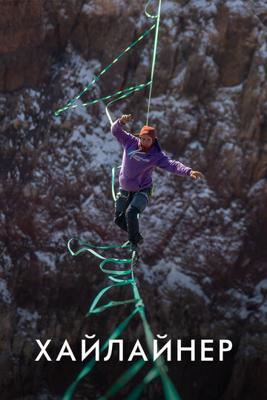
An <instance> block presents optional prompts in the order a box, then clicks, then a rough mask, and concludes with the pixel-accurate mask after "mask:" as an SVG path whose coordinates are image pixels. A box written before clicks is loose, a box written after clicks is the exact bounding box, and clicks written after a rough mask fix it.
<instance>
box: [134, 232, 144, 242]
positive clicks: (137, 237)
mask: <svg viewBox="0 0 267 400" xmlns="http://www.w3.org/2000/svg"><path fill="white" fill-rule="evenodd" d="M135 242H136V244H142V243H143V242H144V238H143V236H142V235H141V233H139V232H138V234H137V235H136V239H135Z"/></svg>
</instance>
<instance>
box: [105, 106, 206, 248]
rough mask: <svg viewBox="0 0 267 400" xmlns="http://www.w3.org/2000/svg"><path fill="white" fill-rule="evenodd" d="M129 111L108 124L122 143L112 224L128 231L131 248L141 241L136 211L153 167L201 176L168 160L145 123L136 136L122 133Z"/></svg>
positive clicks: (143, 204)
mask: <svg viewBox="0 0 267 400" xmlns="http://www.w3.org/2000/svg"><path fill="white" fill-rule="evenodd" d="M132 119H133V116H132V115H131V114H128V115H122V117H120V118H119V119H117V120H116V121H115V122H114V123H113V124H112V126H111V132H112V134H113V135H114V136H115V138H116V139H117V140H118V141H119V143H120V144H121V145H122V146H123V149H124V151H123V158H122V167H121V170H120V174H119V190H118V193H117V195H116V202H115V218H114V221H115V223H116V224H117V225H118V226H119V227H120V228H121V229H123V230H124V231H126V232H128V239H129V240H128V242H126V243H125V245H126V244H127V245H128V244H129V245H130V248H131V250H132V251H136V250H137V249H138V245H139V244H141V243H142V242H143V237H142V235H141V234H140V232H139V222H138V217H137V215H138V214H141V213H142V212H143V211H144V209H145V208H146V206H147V204H148V202H149V199H150V196H151V192H152V187H153V181H152V172H153V170H154V169H155V167H159V168H162V169H165V170H167V171H169V172H172V173H174V174H176V175H181V176H190V177H192V178H193V179H197V178H203V177H204V176H203V174H202V173H201V172H199V171H193V170H192V168H189V167H186V166H185V165H184V164H182V163H181V162H179V161H174V160H171V159H170V158H169V157H168V156H167V155H166V154H165V153H164V152H163V151H162V150H161V147H160V145H159V142H158V140H157V136H156V134H155V129H154V128H153V127H151V126H148V125H145V126H143V128H142V129H141V131H140V133H139V134H138V136H139V138H137V137H136V136H134V135H132V134H130V133H128V132H126V131H125V130H124V129H123V125H125V124H126V123H127V122H129V121H131V120H132Z"/></svg>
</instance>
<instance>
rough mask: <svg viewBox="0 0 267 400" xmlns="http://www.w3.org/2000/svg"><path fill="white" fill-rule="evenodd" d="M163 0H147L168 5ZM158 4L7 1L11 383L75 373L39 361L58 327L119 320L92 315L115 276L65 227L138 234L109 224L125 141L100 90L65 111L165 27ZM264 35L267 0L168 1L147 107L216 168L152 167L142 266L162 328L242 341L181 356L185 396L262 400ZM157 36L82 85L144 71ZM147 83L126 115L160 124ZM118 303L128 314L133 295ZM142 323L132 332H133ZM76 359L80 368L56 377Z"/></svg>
mask: <svg viewBox="0 0 267 400" xmlns="http://www.w3.org/2000/svg"><path fill="white" fill-rule="evenodd" d="M153 3H154V2H152V4H151V7H150V8H149V10H152V12H153V9H154V11H155V12H156V4H155V5H154V4H153ZM155 3H156V2H155ZM144 6H145V4H144V2H143V1H135V2H134V4H127V6H126V5H125V3H123V2H120V1H115V0H107V1H100V0H99V1H87V0H76V1H75V0H72V1H60V0H57V1H56V0H49V1H45V2H44V1H39V0H38V1H37V0H23V1H16V0H10V1H8V2H5V1H1V13H0V32H1V40H0V57H1V62H0V90H1V94H0V118H1V126H0V130H1V136H0V138H1V183H0V194H1V196H0V204H1V213H0V226H1V236H0V239H1V266H0V299H1V303H0V321H1V331H0V349H1V355H0V369H1V374H0V375H1V381H0V382H1V383H0V385H1V388H2V391H1V392H2V393H3V396H4V398H10V399H14V398H17V399H20V398H21V399H22V398H23V399H26V398H27V399H36V398H40V399H41V398H42V399H48V398H51V396H52V395H53V396H56V394H58V395H60V394H62V388H64V387H65V384H66V381H67V380H68V382H70V381H71V379H72V377H73V375H74V372H75V371H73V373H70V372H69V367H68V366H64V365H63V366H57V367H54V366H53V367H50V366H47V365H46V364H45V363H40V364H38V365H37V364H36V363H34V362H33V361H32V360H33V359H34V357H35V356H36V348H35V347H34V340H35V339H36V338H40V339H41V338H43V339H44V340H45V339H46V338H48V337H49V338H51V337H53V338H54V339H55V347H56V345H58V344H59V343H60V341H61V340H63V338H68V339H69V341H70V342H71V343H73V345H75V343H77V341H78V340H80V337H81V334H84V333H86V332H88V330H90V333H91V331H95V332H98V334H99V335H102V336H105V334H107V333H108V332H111V331H112V329H113V327H114V326H115V325H116V324H117V323H118V314H116V313H112V312H110V313H108V314H107V315H108V316H109V318H108V319H107V320H106V321H105V324H104V325H103V322H102V323H100V320H99V319H96V321H95V322H94V323H93V322H91V321H90V324H88V322H86V321H85V320H84V314H85V312H86V310H87V308H88V305H89V303H90V299H93V297H94V295H95V294H96V293H97V291H98V290H100V289H101V288H102V287H103V286H104V285H105V280H104V277H103V276H102V275H101V273H100V271H98V270H97V266H96V262H95V260H94V259H93V258H91V257H90V256H83V257H81V258H79V259H75V260H73V259H71V258H70V256H69V255H68V254H67V251H66V240H67V239H69V238H70V237H72V236H80V237H82V238H83V239H84V240H88V241H89V242H93V243H95V244H100V243H101V244H102V243H104V242H105V243H113V242H114V241H115V242H116V243H121V242H122V241H124V240H125V239H126V238H125V236H124V234H123V233H121V232H119V231H118V229H117V228H116V227H115V226H114V224H113V222H112V219H113V202H112V199H111V190H110V177H111V167H112V166H113V165H119V163H120V158H121V149H120V147H119V145H118V144H117V143H116V142H115V139H114V138H112V136H111V134H110V127H109V123H108V120H107V118H106V115H105V107H104V104H103V103H99V104H97V105H94V106H91V107H90V108H89V107H88V108H87V109H85V108H83V107H79V108H77V109H74V110H70V111H67V112H65V113H62V115H61V116H60V117H59V118H56V117H55V116H54V115H53V112H54V111H55V110H56V109H57V108H59V107H61V106H62V105H64V104H65V103H66V102H67V101H68V100H70V99H72V98H73V97H74V96H75V95H77V93H79V92H80V91H81V90H82V88H83V87H85V86H86V85H87V84H88V83H89V82H90V81H91V80H92V79H93V77H94V76H95V75H97V74H98V73H99V72H100V71H101V70H102V69H103V68H104V67H105V66H106V65H108V64H109V63H110V62H111V61H112V60H113V59H114V58H115V57H116V56H118V55H119V54H120V52H121V51H122V50H123V49H124V48H126V47H127V46H128V45H129V44H130V43H131V42H133V41H134V40H135V39H136V38H137V37H138V36H139V35H140V34H141V33H142V32H144V31H145V29H146V28H147V27H148V26H150V24H151V23H152V22H153V21H152V22H151V21H150V20H149V19H148V18H147V17H145V14H144V13H143V11H144ZM266 39H267V5H266V2H265V1H264V0H262V1H257V2H255V1H252V0H251V1H250V0H249V1H241V0H229V1H228V0H224V1H221V0H213V1H208V0H204V1H195V0H188V1H182V0H181V1H177V0H176V1H167V0H165V1H164V2H163V6H162V15H161V28H160V33H159V45H158V46H159V47H158V54H157V61H156V72H155V80H154V86H153V97H152V101H151V108H150V110H151V112H150V115H149V123H150V124H151V125H154V126H155V127H156V129H157V132H158V137H159V139H160V142H161V145H162V147H163V148H164V149H165V150H166V151H167V152H169V154H171V155H172V157H173V158H174V159H179V160H180V161H181V162H183V163H185V164H186V165H189V166H191V167H192V168H193V169H196V170H200V171H202V172H203V173H204V174H205V180H203V181H197V182H195V181H193V180H190V179H189V178H188V179H187V178H181V177H177V176H174V175H170V174H168V173H167V172H164V171H162V170H158V171H156V172H155V176H154V178H155V194H154V196H153V200H152V202H151V204H150V206H149V207H148V208H147V209H146V210H145V212H144V214H143V216H142V219H141V228H142V232H143V235H144V237H145V245H144V246H143V248H142V260H141V262H140V266H139V267H138V268H139V269H138V270H137V271H136V276H137V278H138V282H139V286H140V290H141V294H142V297H143V300H144V303H145V304H146V305H147V308H146V309H147V313H148V317H149V321H150V322H151V326H152V329H153V331H154V332H155V333H161V334H163V333H168V334H169V336H170V337H172V338H174V339H175V338H182V337H185V338H194V337H198V338H203V337H204V338H207V337H211V338H214V339H219V338H224V337H228V338H232V340H233V342H234V344H235V351H234V352H233V354H232V356H231V357H230V359H229V362H228V364H225V365H224V366H223V367H222V368H221V369H217V368H215V366H213V367H207V366H203V365H202V366H200V367H199V369H194V368H193V367H192V365H182V366H179V367H178V370H177V366H172V367H171V368H170V373H171V375H173V376H172V377H173V378H174V380H176V382H177V383H178V381H179V385H178V390H179V391H180V393H181V394H182V397H183V398H184V399H190V400H192V399H200V398H201V399H202V398H209V399H218V398H220V399H223V400H236V399H241V398H242V399H245V400H252V399H253V400H254V399H257V400H261V399H263V398H265V393H266V379H264V378H265V376H266V338H267V335H266V334H267V330H266V327H267V318H266V316H267V300H266V295H267V279H266V270H267V265H266V255H267V254H266V237H267V212H266V204H267V181H266V176H267V175H266V168H267V163H266V160H267V140H266V129H267V124H266V120H267V119H266V118H267V84H266V81H267V80H266V73H267V47H266V46H267V45H266ZM152 44H153V37H152V36H151V37H148V38H147V39H145V40H144V41H142V42H140V44H139V45H138V46H136V47H135V48H134V49H133V50H132V51H131V52H129V53H127V54H126V55H125V56H124V57H122V58H121V59H120V61H119V62H118V63H116V64H115V66H114V67H113V68H112V69H111V70H109V71H108V72H107V73H106V74H105V75H104V76H103V78H102V79H101V80H100V81H99V82H98V84H97V85H95V86H94V87H93V89H92V90H91V91H90V92H89V93H88V94H86V95H85V96H84V98H83V99H84V100H89V99H94V98H98V97H102V96H104V95H106V94H110V93H113V92H115V91H117V90H119V89H120V88H121V89H122V88H125V87H128V86H131V85H133V84H136V83H144V82H146V81H147V80H148V79H149V74H150V62H151V54H152ZM147 98H148V93H147V92H137V93H135V94H134V95H133V96H130V97H128V98H127V99H126V100H125V101H123V102H118V103H115V104H114V105H113V106H112V107H111V109H112V112H113V116H114V119H115V118H117V117H119V116H120V115H121V114H122V113H132V114H134V115H135V122H134V124H133V125H132V126H129V127H128V129H129V131H132V132H137V131H138V130H139V129H140V128H141V126H142V125H143V124H144V123H145V119H146V110H147ZM121 296H122V297H123V298H125V297H128V292H127V291H126V290H124V291H122V292H121ZM119 313H120V314H119V316H120V317H121V319H122V318H123V316H125V315H127V310H126V309H124V310H122V311H121V310H120V311H119ZM91 324H92V325H91ZM89 328H90V329H89ZM139 329H140V328H139ZM140 332H141V330H140ZM140 334H141V333H140ZM127 335H128V336H127V337H128V339H129V340H131V339H133V338H134V336H133V332H132V331H131V332H128V333H127ZM61 368H64V372H63V373H65V374H66V380H65V379H61V378H58V380H57V383H55V381H54V380H53V376H54V374H55V372H56V374H57V375H56V376H58V377H59V376H61V374H62V371H63V369H61ZM72 368H74V367H72ZM75 368H76V367H75ZM102 373H103V372H102ZM99 374H100V375H99V377H101V372H99ZM181 377H183V379H182V378H181ZM207 380H208V382H209V383H208V382H207ZM185 382H186V384H185ZM210 382H212V384H211V383H210ZM264 385H265V386H264ZM82 390H84V392H83V391H82ZM98 390H99V391H100V392H101V387H97V386H96V387H94V388H93V389H92V388H91V387H87V388H83V389H81V393H80V396H81V398H88V399H89V398H96V393H97V391H98ZM153 390H154V391H153ZM153 390H152V392H149V391H148V392H147V394H146V396H147V397H146V398H148V399H149V398H155V395H158V392H157V390H158V388H157V386H155V387H154V389H153ZM49 393H50V394H49ZM51 393H52V394H51ZM89 393H92V394H91V395H90V394H89ZM82 396H84V397H82ZM90 396H91V397H90Z"/></svg>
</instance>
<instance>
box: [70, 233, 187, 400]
mask: <svg viewBox="0 0 267 400" xmlns="http://www.w3.org/2000/svg"><path fill="white" fill-rule="evenodd" d="M72 241H73V239H70V240H69V242H68V249H69V251H70V253H71V255H73V256H77V255H79V254H81V253H83V252H86V251H88V252H90V253H91V254H93V255H95V256H96V257H97V258H99V259H100V260H101V262H100V268H101V270H102V271H103V272H104V273H106V274H107V275H108V277H109V279H111V280H112V281H113V282H114V281H115V282H116V283H114V284H112V285H109V286H107V287H105V288H104V289H102V290H101V291H100V292H99V293H98V295H97V296H96V297H95V299H94V300H93V302H92V305H91V306H90V309H89V311H88V313H87V316H90V315H92V314H96V313H100V312H103V311H105V310H106V309H107V308H110V307H115V306H120V305H128V304H130V303H134V304H135V308H134V310H135V311H136V312H138V313H139V314H140V317H141V319H142V322H143V326H144V332H145V337H146V343H147V347H148V350H149V354H150V359H151V361H152V362H153V364H154V367H153V368H152V369H151V371H154V372H153V373H152V375H149V377H150V378H149V379H148V378H147V379H144V380H143V381H142V382H141V383H140V384H139V385H138V386H137V388H136V389H135V390H134V391H133V392H132V393H131V397H132V398H133V399H137V398H138V395H139V393H141V392H142V390H143V389H144V387H145V385H146V384H148V383H149V382H150V381H151V380H152V378H153V379H154V378H156V377H160V378H161V380H162V385H163V390H164V394H165V399H166V400H180V397H179V395H178V393H177V391H176V389H175V387H174V385H173V383H172V382H171V380H170V379H169V377H168V375H167V367H166V365H165V362H164V358H163V357H162V356H160V357H159V358H158V359H156V360H154V361H153V348H152V343H153V339H154V337H153V334H152V331H151V329H150V326H149V324H148V321H147V319H146V316H145V311H144V303H143V300H142V298H141V296H140V293H139V291H138V288H137V285H136V281H135V278H134V271H133V264H134V260H135V256H136V254H135V252H133V254H132V257H131V258H129V259H128V258H126V259H118V258H110V257H104V256H103V255H102V254H100V253H99V252H97V251H96V249H97V250H98V249H101V250H107V249H113V248H118V247H122V246H117V245H116V246H114V245H112V246H92V245H90V244H87V243H86V242H83V241H80V240H79V241H78V244H79V245H81V246H82V247H81V248H80V249H79V250H77V251H76V252H75V251H73V250H72V248H71V243H72ZM126 248H127V247H126ZM108 263H112V264H115V265H127V264H128V265H129V264H130V265H131V268H130V269H126V270H114V269H107V268H104V266H105V265H106V264H108ZM126 275H131V277H130V278H127V279H121V277H123V276H126ZM116 277H117V278H116ZM124 285H131V287H132V289H133V295H134V297H133V298H131V299H127V300H122V301H110V302H109V303H106V304H104V305H101V306H98V307H97V305H98V303H99V302H100V300H101V299H102V297H103V296H104V294H105V293H106V292H107V291H109V290H110V289H112V288H115V287H120V286H124ZM132 316H133V312H132V313H131V314H130V315H129V316H128V317H127V318H126V319H125V320H124V321H123V323H122V325H121V326H123V329H124V327H126V325H127V324H128V322H129V318H131V317H132ZM123 329H122V328H116V329H115V330H114V332H113V333H112V334H111V336H110V338H109V339H108V341H109V340H110V339H111V338H114V337H118V335H119V333H118V332H120V333H121V332H122V330H123ZM106 343H107V342H106ZM106 343H105V345H106ZM105 345H104V346H105ZM141 361H142V362H140V364H138V365H139V367H140V369H141V368H142V366H143V365H144V362H143V360H141ZM94 365H95V362H94V361H92V360H91V361H90V362H89V363H88V364H87V365H86V366H85V367H84V368H83V370H82V371H81V372H80V374H79V375H78V377H77V378H76V380H75V381H74V383H73V384H72V385H71V386H70V387H69V388H68V389H67V391H66V393H65V395H64V397H63V400H69V399H71V398H72V395H73V393H74V391H75V389H76V387H77V385H78V383H79V382H80V380H81V379H82V378H84V377H85V376H86V375H88V374H89V372H90V371H91V370H92V369H93V367H94ZM135 365H136V364H134V366H132V367H130V368H129V369H128V370H126V372H125V373H124V374H123V375H122V377H121V378H119V380H117V381H116V382H115V383H114V384H113V385H112V387H111V388H110V389H109V390H108V391H107V393H106V394H105V395H104V396H102V397H101V400H104V399H105V400H106V399H108V398H109V397H110V396H111V395H113V394H115V393H117V391H118V390H120V389H121V388H122V387H123V386H124V385H125V384H126V382H128V381H129V380H130V379H132V377H133V376H134V375H135V374H136V373H137V372H138V370H139V368H138V370H137V369H136V368H135Z"/></svg>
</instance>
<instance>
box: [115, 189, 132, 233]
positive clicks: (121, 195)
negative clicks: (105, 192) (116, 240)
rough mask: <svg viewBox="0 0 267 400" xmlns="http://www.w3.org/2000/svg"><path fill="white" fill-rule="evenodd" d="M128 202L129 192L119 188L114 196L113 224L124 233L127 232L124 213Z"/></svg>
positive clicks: (129, 198)
mask: <svg viewBox="0 0 267 400" xmlns="http://www.w3.org/2000/svg"><path fill="white" fill-rule="evenodd" d="M130 200H131V194H130V192H127V191H126V190H123V189H121V188H120V189H119V191H118V193H117V195H116V201H115V216H114V222H115V224H116V225H118V226H119V227H120V228H121V229H123V230H124V231H126V232H127V223H126V219H125V211H126V209H127V207H128V205H129V202H130Z"/></svg>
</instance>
